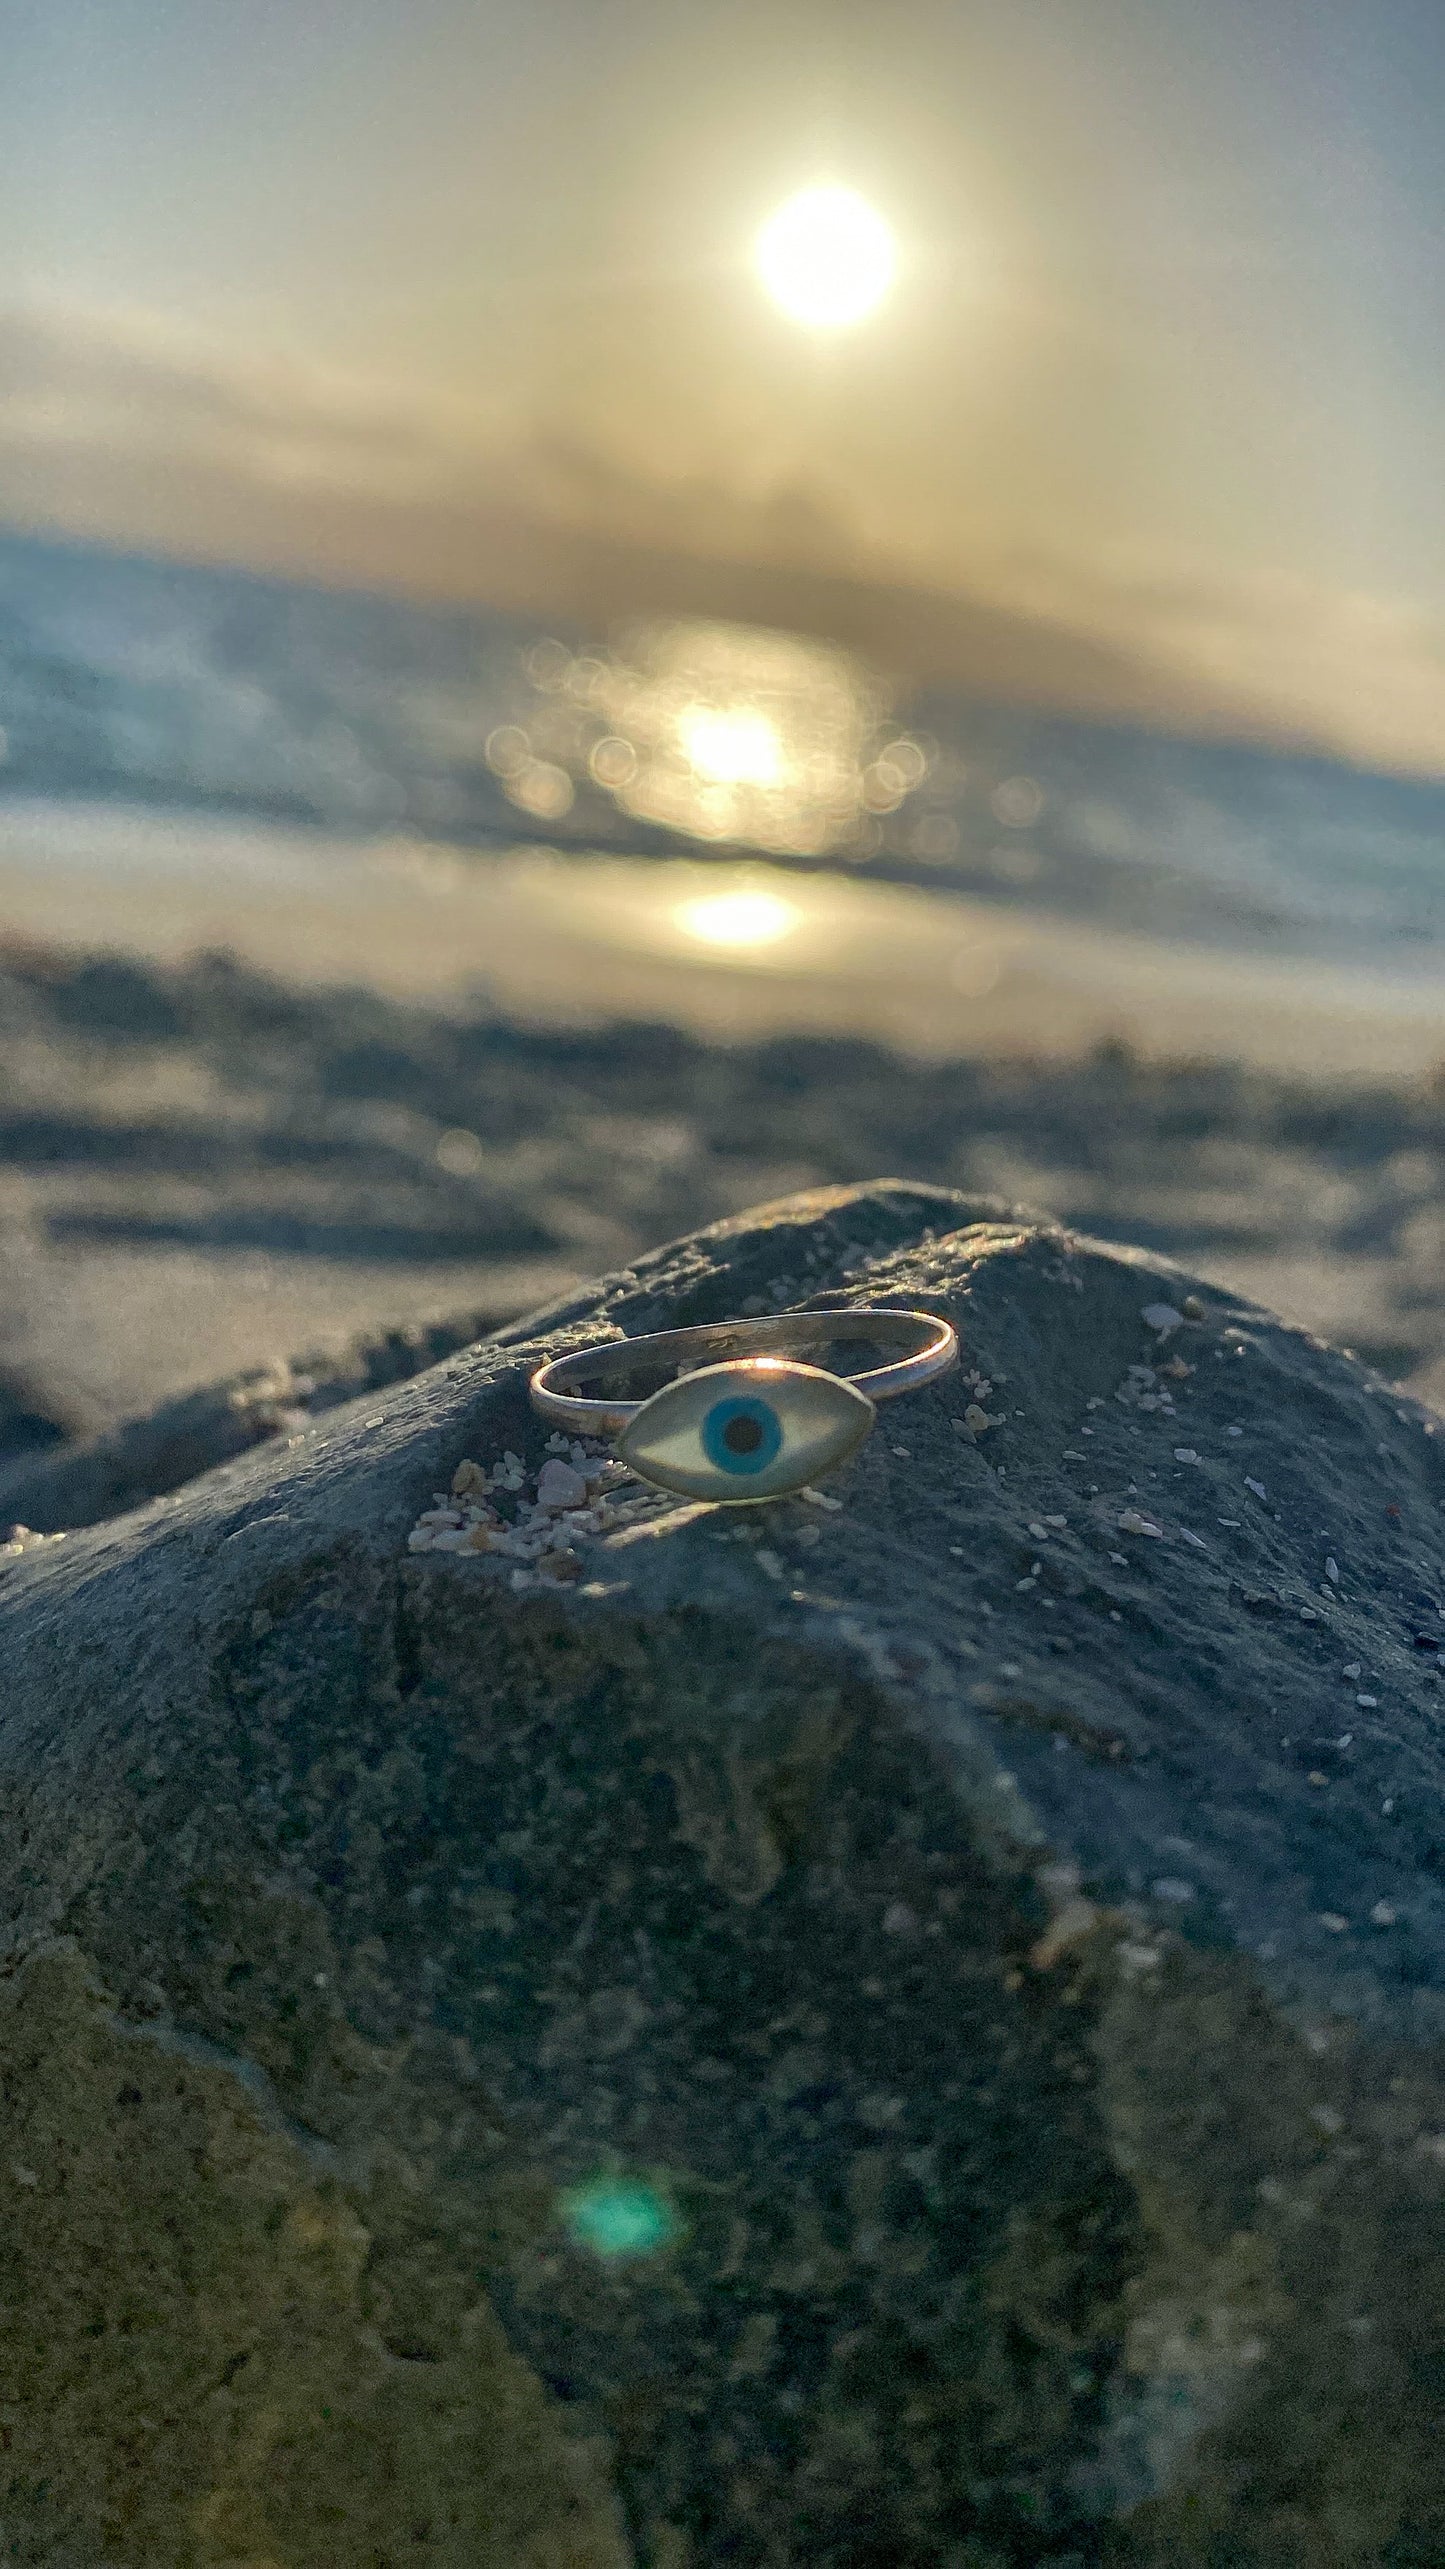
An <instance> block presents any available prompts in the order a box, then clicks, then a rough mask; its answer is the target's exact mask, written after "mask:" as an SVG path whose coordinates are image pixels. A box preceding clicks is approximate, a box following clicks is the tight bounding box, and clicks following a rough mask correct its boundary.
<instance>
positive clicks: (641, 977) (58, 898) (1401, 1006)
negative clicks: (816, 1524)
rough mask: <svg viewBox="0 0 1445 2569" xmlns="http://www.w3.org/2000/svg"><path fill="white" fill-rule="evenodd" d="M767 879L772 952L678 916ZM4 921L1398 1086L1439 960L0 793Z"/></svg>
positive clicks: (552, 1020) (1425, 1016)
mask: <svg viewBox="0 0 1445 2569" xmlns="http://www.w3.org/2000/svg"><path fill="white" fill-rule="evenodd" d="M759 891H761V892H762V894H763V896H764V899H765V900H766V901H767V902H768V903H770V904H771V905H772V907H773V910H774V912H775V914H776V916H777V917H784V916H786V920H787V924H786V925H785V926H784V927H783V928H782V929H781V930H780V931H778V932H777V933H774V934H772V935H771V936H770V937H769V938H768V939H766V940H763V941H761V942H757V943H754V944H753V945H751V946H747V945H733V946H731V947H730V946H728V945H726V944H710V943H709V942H708V940H707V939H706V938H704V937H700V936H699V935H698V934H697V933H696V931H695V930H693V929H691V928H688V927H684V926H681V925H679V921H680V919H682V918H684V917H686V916H688V915H689V914H691V915H693V916H696V915H698V914H701V913H703V912H709V911H710V912H711V913H712V915H713V916H714V918H716V917H718V916H719V915H720V910H719V905H725V904H726V903H727V902H728V901H729V900H730V899H732V900H734V901H736V899H737V897H738V896H739V895H740V894H741V895H754V896H755V895H756V894H757V893H758V892H759ZM0 934H3V935H5V936H8V937H9V938H10V939H11V940H12V941H13V940H16V939H19V940H21V941H25V940H29V941H32V942H34V943H35V944H37V945H39V946H43V947H56V948H60V949H65V950H74V949H76V948H80V947H83V948H85V949H88V950H96V949H100V948H105V949H108V950H110V951H114V952H119V953H127V954H131V955H135V956H138V957H142V956H143V957H145V958H147V959H148V960H151V961H154V962H159V963H165V964H170V965H175V964H182V963H185V962H187V961H189V960H192V959H194V958H195V957H196V956H198V955H200V954H204V953H214V952H217V951H221V950H224V951H228V952H230V953H233V954H234V955H236V957H237V958H238V959H239V960H240V961H242V962H244V963H246V964H247V965H249V966H251V967H252V968H254V969H258V970H261V971H266V972H272V973H275V974H277V975H279V976H280V977H282V978H283V979H286V980H288V981H304V982H307V983H310V984H313V985H315V986H316V987H317V988H318V989H336V988H339V987H345V986H348V985H352V984H361V985H365V986H367V987H371V988H376V989H379V990H382V991H384V992H386V993H387V994H388V995H390V996H392V997H395V998H397V999H404V1000H409V1001H411V1002H413V1003H417V1004H421V1005H429V1006H434V1007H438V1008H441V1009H444V1010H454V1009H456V1008H457V1007H459V1006H460V1007H463V1008H471V1007H475V1005H476V1004H477V1002H478V998H479V995H481V994H485V998H486V1000H487V1001H488V1002H489V1003H490V1004H491V1005H493V1006H494V1007H497V1008H500V1009H503V1010H505V1011H506V1012H507V1013H509V1014H512V1015H515V1016H518V1017H522V1018H526V1019H529V1020H531V1021H534V1022H536V1023H538V1024H541V1025H551V1026H556V1027H563V1026H567V1025H589V1026H597V1025H605V1024H608V1023H617V1024H625V1023H628V1022H636V1021H642V1020H645V1021H658V1020H662V1021H666V1022H671V1023H675V1024H678V1025H680V1026H682V1027H683V1028H685V1030H686V1031H687V1032H688V1033H690V1034H692V1035H694V1036H696V1037H698V1038H699V1039H700V1040H703V1041H706V1042H712V1043H719V1042H721V1043H739V1042H741V1043H749V1042H759V1041H764V1040H767V1039H769V1038H770V1037H774V1036H780V1035H789V1034H803V1033H811V1034H816V1035H843V1036H847V1037H851V1038H856V1039H861V1040H864V1041H870V1042H874V1043H879V1044H883V1045H886V1046H888V1047H890V1048H892V1049H894V1050H897V1051H899V1052H900V1053H902V1054H904V1055H906V1056H909V1057H911V1058H915V1059H919V1060H924V1061H933V1062H944V1061H948V1060H960V1061H962V1060H970V1059H980V1058H994V1057H1008V1056H1015V1057H1017V1056H1041V1057H1048V1058H1058V1057H1060V1056H1067V1055H1072V1054H1078V1055H1083V1054H1087V1053H1089V1052H1090V1051H1092V1050H1094V1049H1096V1048H1097V1046H1098V1045H1099V1044H1100V1043H1101V1042H1116V1043H1120V1044H1124V1045H1128V1046H1131V1047H1132V1048H1133V1049H1134V1050H1135V1051H1136V1052H1138V1053H1139V1054H1140V1055H1142V1056H1143V1057H1144V1058H1146V1059H1151V1060H1176V1061H1177V1060H1181V1059H1189V1060H1209V1061H1215V1062H1221V1061H1237V1062H1240V1063H1242V1064H1246V1065H1248V1066H1250V1067H1253V1068H1259V1069H1269V1070H1273V1071H1276V1072H1279V1073H1283V1074H1294V1075H1299V1076H1306V1077H1311V1076H1319V1075H1320V1073H1321V1069H1322V1066H1324V1065H1327V1066H1328V1072H1329V1075H1331V1076H1340V1077H1346V1078H1349V1079H1352V1080H1357V1081H1358V1080H1362V1079H1379V1080H1381V1081H1384V1082H1387V1083H1397V1082H1400V1081H1402V1080H1406V1081H1408V1080H1412V1079H1417V1078H1419V1077H1421V1076H1422V1075H1427V1074H1429V1073H1430V1072H1432V1071H1433V1070H1434V1069H1435V1068H1436V1067H1437V1066H1438V1065H1439V1064H1440V1063H1441V1062H1442V1061H1445V957H1442V958H1439V959H1438V962H1437V959H1436V958H1435V957H1434V955H1433V951H1432V952H1431V954H1430V955H1429V956H1428V957H1427V958H1426V959H1424V960H1422V961H1420V962H1419V963H1418V964H1417V965H1416V967H1415V968H1414V969H1413V970H1412V971H1408V972H1401V971H1399V970H1396V971H1395V972H1390V971H1388V970H1386V969H1385V968H1384V967H1383V965H1382V964H1381V963H1379V962H1378V961H1376V962H1375V963H1373V964H1371V965H1369V966H1358V967H1356V968H1354V969H1347V968H1345V967H1344V966H1342V965H1339V964H1337V963H1327V962H1321V961H1319V960H1317V959H1307V958H1304V957H1301V958H1299V959H1297V960H1293V961H1292V960H1289V959H1286V958H1283V957H1280V956H1277V955H1271V954H1260V953H1256V954H1251V953H1249V952H1244V951H1240V950H1237V949H1230V948H1222V947H1211V946H1207V945H1203V944H1199V943H1186V942H1184V941H1183V940H1179V939H1162V938H1157V937H1151V936H1144V935H1133V934H1130V933H1128V932H1126V931H1123V930H1120V929H1117V928H1114V927H1090V926H1087V925H1084V924H1081V923H1078V922H1075V921H1073V920H1067V919H1060V918H1057V917H1051V916H1050V915H1049V914H1047V913H1046V912H1043V911H1035V912H1030V911H1028V910H1026V909H1023V908H1014V907H1006V906H998V907H993V906H990V905H988V904H985V903H983V902H981V901H975V900H969V899H966V898H964V897H961V896H959V895H956V894H953V893H947V892H937V893H929V892H923V891H918V890H916V889H913V888H909V887H903V886H896V885H888V884H881V883H874V882H868V881H860V880H856V879H849V878H848V877H846V876H843V875H840V874H837V873H828V872H822V871H820V872H819V873H818V874H817V875H803V874H799V873H798V872H797V871H796V870H789V871H779V870H777V869H771V868H769V867H768V866H767V865H766V864H764V863H761V862H759V863H754V864H738V865H732V864H729V863H726V862H723V861H721V860H716V859H714V860H711V861H704V862H697V861H690V860H688V859H685V858H678V859H671V858H653V857H648V858H639V859H634V860H625V859H620V858H617V857H615V856H612V855H606V854H598V855H596V856H581V855H577V854H574V853H568V854H563V853H561V852H553V851H549V850H546V849H538V848H535V847H528V848H524V849H518V850H515V851H511V852H508V853H504V854H501V855H499V856H497V857H491V858H478V857H477V856H475V855H466V854H463V853H460V852H458V851H456V850H454V849H451V848H448V847H446V846H445V845H442V844H439V843H432V842H425V841H420V840H390V841H385V840H365V839H331V838H324V839H323V838H318V837H317V835H316V834H315V833H311V832H305V831H302V830H299V829H297V830H291V831H287V830H283V829H275V828H270V827H258V826H256V825H255V824H253V823H244V824H243V823H239V822H226V821H216V820H214V819H211V818H207V817H205V816H197V815H193V814H184V815H169V816H166V817H164V818H158V817H157V816H156V814H155V813H154V812H151V811H144V810H139V809H131V808H129V807H122V806H116V805H103V804H73V803H54V804H50V803H37V804H33V805H23V804H11V805H8V806H3V805H0Z"/></svg>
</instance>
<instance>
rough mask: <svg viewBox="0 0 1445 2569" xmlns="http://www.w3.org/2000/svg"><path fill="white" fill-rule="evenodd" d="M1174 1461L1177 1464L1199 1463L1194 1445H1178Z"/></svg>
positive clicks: (1175, 1449)
mask: <svg viewBox="0 0 1445 2569" xmlns="http://www.w3.org/2000/svg"><path fill="white" fill-rule="evenodd" d="M1174 1460H1175V1462H1176V1463H1197V1462H1198V1460H1199V1457H1198V1455H1197V1454H1196V1453H1195V1451H1194V1448H1193V1446H1192V1445H1176V1446H1175V1448H1174Z"/></svg>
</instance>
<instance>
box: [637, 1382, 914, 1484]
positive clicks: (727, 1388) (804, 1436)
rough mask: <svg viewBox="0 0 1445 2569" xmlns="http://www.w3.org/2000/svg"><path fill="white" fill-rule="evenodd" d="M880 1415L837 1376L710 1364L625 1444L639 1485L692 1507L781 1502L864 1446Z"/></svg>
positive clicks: (663, 1397)
mask: <svg viewBox="0 0 1445 2569" xmlns="http://www.w3.org/2000/svg"><path fill="white" fill-rule="evenodd" d="M876 1416H877V1411H876V1410H875V1409H874V1407H873V1403H872V1402H871V1400H869V1399H868V1398H867V1397H866V1395H865V1394H864V1393H862V1392H860V1391H855V1390H854V1388H853V1385H852V1384H851V1383H848V1382H844V1381H843V1380H842V1379H841V1378H840V1377H839V1376H838V1375H837V1374H825V1373H824V1372H823V1371H822V1370H821V1368H820V1367H819V1366H817V1365H794V1364H790V1363H788V1362H786V1361H785V1360H784V1359H783V1358H781V1357H775V1356H752V1357H749V1358H747V1359H746V1360H745V1361H741V1362H737V1363H734V1364H729V1365H704V1366H703V1367H702V1368H701V1369H700V1370H699V1371H698V1372H697V1373H695V1374H684V1375H683V1377H682V1379H681V1381H679V1382H675V1383H669V1384H668V1386H667V1389H666V1390H665V1391H660V1392H655V1393H654V1394H653V1396H652V1399H651V1400H649V1401H644V1402H643V1404H642V1407H641V1408H640V1409H639V1411H638V1413H637V1416H636V1417H635V1418H633V1419H631V1420H629V1422H628V1424H627V1426H626V1427H625V1428H624V1429H623V1430H622V1433H621V1434H620V1435H619V1437H618V1438H617V1452H618V1454H619V1455H620V1456H621V1458H622V1460H623V1462H624V1463H628V1464H630V1465H631V1467H632V1469H633V1471H634V1472H636V1473H637V1475H638V1477H639V1479H641V1480H644V1481H652V1482H655V1483H656V1485H657V1487H658V1488H659V1489H663V1490H680V1491H681V1492H682V1494H683V1496H684V1497H685V1498H690V1499H723V1500H733V1501H736V1500H739V1499H775V1498H778V1497H780V1496H781V1495H782V1493H783V1492H784V1491H785V1490H800V1489H802V1488H803V1487H804V1485H805V1484H806V1483H807V1482H809V1481H814V1480H816V1479H817V1478H818V1477H819V1475H820V1474H821V1473H823V1472H827V1471H831V1470H832V1468H833V1467H834V1466H835V1465H836V1464H838V1463H841V1462H843V1461H844V1460H845V1459H846V1457H847V1456H848V1455H849V1454H851V1453H852V1452H853V1449H854V1447H855V1446H857V1445H861V1443H862V1441H863V1439H864V1437H865V1436H866V1435H867V1433H868V1430H869V1428H870V1427H871V1426H872V1424H873V1421H874V1419H875V1418H876Z"/></svg>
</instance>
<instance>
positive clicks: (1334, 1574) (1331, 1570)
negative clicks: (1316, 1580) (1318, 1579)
mask: <svg viewBox="0 0 1445 2569" xmlns="http://www.w3.org/2000/svg"><path fill="white" fill-rule="evenodd" d="M1325 1577H1326V1578H1327V1579H1328V1580H1329V1583H1330V1585H1331V1587H1332V1588H1337V1587H1338V1586H1339V1584H1340V1565H1339V1563H1338V1561H1336V1559H1335V1558H1334V1555H1333V1554H1331V1555H1330V1558H1329V1559H1328V1560H1327V1561H1326V1563H1325Z"/></svg>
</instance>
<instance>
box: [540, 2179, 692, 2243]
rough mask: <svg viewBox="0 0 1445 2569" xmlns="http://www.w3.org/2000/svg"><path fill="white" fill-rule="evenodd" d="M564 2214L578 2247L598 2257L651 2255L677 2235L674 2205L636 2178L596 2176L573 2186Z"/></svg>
mask: <svg viewBox="0 0 1445 2569" xmlns="http://www.w3.org/2000/svg"><path fill="white" fill-rule="evenodd" d="M562 2211H563V2217H564V2219H565V2221H566V2224H567V2227H568V2230H569V2231H570V2232H571V2234H572V2237H573V2238H574V2239H575V2240H576V2242H577V2244H578V2246H579V2247H581V2248H590V2249H591V2250H592V2252H593V2254H594V2256H598V2257H651V2256H653V2255H655V2254H656V2252H657V2250H658V2249H659V2248H665V2247H666V2246H667V2243H668V2241H669V2240H670V2239H673V2238H675V2237H676V2235H677V2217H676V2215H675V2213H674V2212H673V2210H672V2207H671V2205H670V2204H669V2203H667V2202H666V2201H665V2200H664V2198H663V2197H662V2196H661V2195H660V2194H659V2193H658V2191H657V2188H656V2187H655V2186H651V2185H645V2184H643V2183H642V2182H641V2181H640V2180H639V2179H638V2178H635V2177H594V2178H593V2179H592V2181H591V2183H590V2184H589V2185H581V2186H574V2188H573V2190H572V2192H571V2193H570V2194H568V2195H565V2196H564V2197H563V2201H562Z"/></svg>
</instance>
